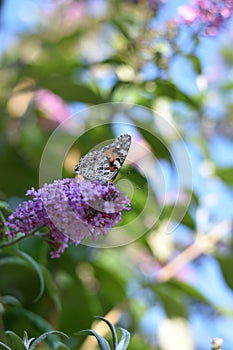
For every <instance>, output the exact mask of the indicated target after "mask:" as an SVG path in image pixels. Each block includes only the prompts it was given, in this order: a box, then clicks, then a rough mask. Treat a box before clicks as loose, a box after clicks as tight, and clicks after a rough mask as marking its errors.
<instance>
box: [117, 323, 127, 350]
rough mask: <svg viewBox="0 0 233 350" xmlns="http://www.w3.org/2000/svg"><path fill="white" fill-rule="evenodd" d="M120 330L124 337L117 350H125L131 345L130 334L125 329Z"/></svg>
mask: <svg viewBox="0 0 233 350" xmlns="http://www.w3.org/2000/svg"><path fill="white" fill-rule="evenodd" d="M119 330H120V331H121V334H122V336H121V339H120V341H119V344H118V345H117V347H116V350H125V349H127V347H128V345H129V341H130V333H129V332H128V331H127V330H126V329H124V328H119Z"/></svg>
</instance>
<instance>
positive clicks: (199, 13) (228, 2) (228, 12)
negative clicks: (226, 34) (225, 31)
mask: <svg viewBox="0 0 233 350" xmlns="http://www.w3.org/2000/svg"><path fill="white" fill-rule="evenodd" d="M232 12H233V1H232V0H221V1H217V0H196V1H193V2H192V3H191V4H190V5H186V6H181V7H179V9H178V14H179V15H180V19H179V22H180V23H185V24H189V25H191V24H192V25H194V24H195V25H196V27H197V29H198V30H199V32H201V33H205V34H206V35H209V36H215V35H217V34H218V32H219V30H220V29H221V28H222V27H223V26H224V24H225V23H226V21H227V20H228V19H229V18H230V17H231V16H232Z"/></svg>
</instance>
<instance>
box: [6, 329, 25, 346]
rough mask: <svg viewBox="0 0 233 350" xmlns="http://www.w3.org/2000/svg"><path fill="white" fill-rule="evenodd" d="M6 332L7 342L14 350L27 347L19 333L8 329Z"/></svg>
mask: <svg viewBox="0 0 233 350" xmlns="http://www.w3.org/2000/svg"><path fill="white" fill-rule="evenodd" d="M5 333H6V338H7V342H8V343H9V345H10V346H11V347H12V348H13V349H14V350H25V349H27V348H26V346H25V345H24V343H23V340H22V339H21V338H20V337H19V336H18V335H17V334H15V333H14V332H12V331H6V332H5Z"/></svg>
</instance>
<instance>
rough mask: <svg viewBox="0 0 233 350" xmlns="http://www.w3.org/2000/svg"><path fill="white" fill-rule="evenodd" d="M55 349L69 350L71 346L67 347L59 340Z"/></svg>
mask: <svg viewBox="0 0 233 350" xmlns="http://www.w3.org/2000/svg"><path fill="white" fill-rule="evenodd" d="M55 349H56V350H71V348H69V347H68V346H66V345H65V344H63V343H60V342H59V343H58V344H56V345H55Z"/></svg>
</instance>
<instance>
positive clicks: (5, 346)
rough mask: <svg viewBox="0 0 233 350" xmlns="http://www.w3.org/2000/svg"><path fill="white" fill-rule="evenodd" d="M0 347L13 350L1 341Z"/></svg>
mask: <svg viewBox="0 0 233 350" xmlns="http://www.w3.org/2000/svg"><path fill="white" fill-rule="evenodd" d="M0 346H2V347H3V348H4V349H7V350H12V348H10V347H9V346H7V345H6V344H4V343H2V342H1V341H0Z"/></svg>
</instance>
